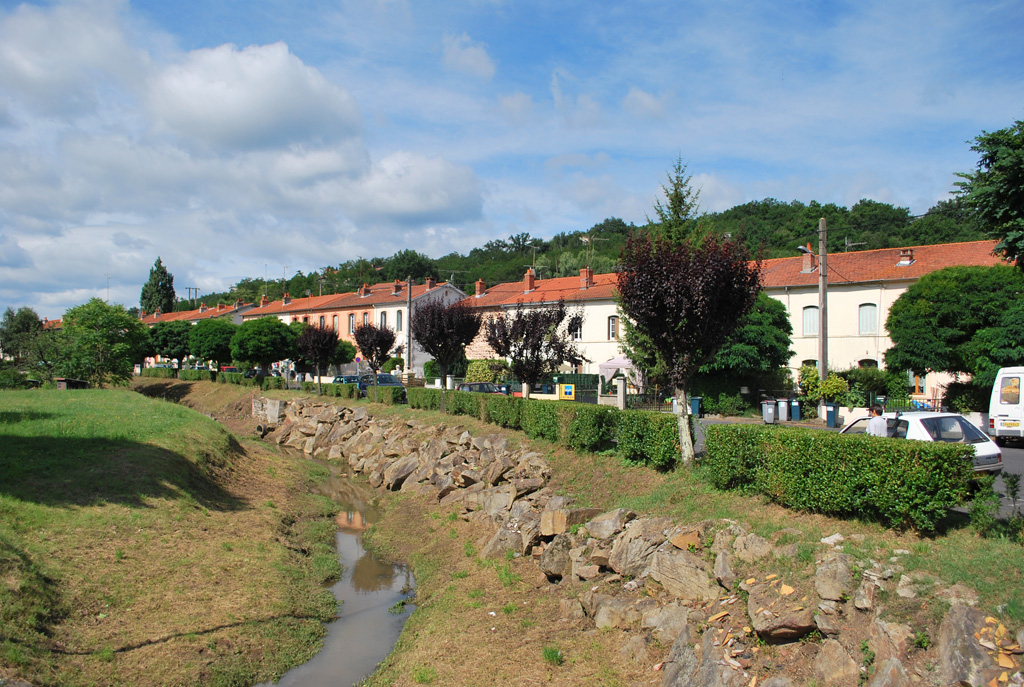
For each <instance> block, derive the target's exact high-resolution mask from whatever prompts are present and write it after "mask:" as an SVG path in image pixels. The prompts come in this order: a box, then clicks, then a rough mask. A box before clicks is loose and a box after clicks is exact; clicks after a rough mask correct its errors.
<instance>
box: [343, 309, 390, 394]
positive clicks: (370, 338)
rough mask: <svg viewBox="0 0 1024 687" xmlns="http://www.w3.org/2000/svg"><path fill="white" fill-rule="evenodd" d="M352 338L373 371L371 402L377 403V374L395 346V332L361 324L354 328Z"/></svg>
mask: <svg viewBox="0 0 1024 687" xmlns="http://www.w3.org/2000/svg"><path fill="white" fill-rule="evenodd" d="M353 336H354V337H355V340H356V346H358V347H359V352H360V353H362V354H363V360H365V361H366V364H367V365H369V366H370V369H371V370H373V400H374V401H377V400H378V394H377V372H378V371H379V370H380V368H382V367H384V363H386V362H387V361H388V359H389V358H391V352H392V350H393V349H394V345H395V332H394V331H392V330H391V329H388V328H387V327H378V326H376V325H373V324H362V325H359V326H358V327H356V330H355V332H353Z"/></svg>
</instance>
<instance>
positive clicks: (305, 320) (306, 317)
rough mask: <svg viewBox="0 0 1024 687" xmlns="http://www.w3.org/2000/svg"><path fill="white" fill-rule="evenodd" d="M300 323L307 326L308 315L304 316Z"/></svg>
mask: <svg viewBox="0 0 1024 687" xmlns="http://www.w3.org/2000/svg"><path fill="white" fill-rule="evenodd" d="M302 321H303V322H305V323H306V324H309V315H306V316H305V317H303V318H302Z"/></svg>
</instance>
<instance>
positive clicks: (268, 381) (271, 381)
mask: <svg viewBox="0 0 1024 687" xmlns="http://www.w3.org/2000/svg"><path fill="white" fill-rule="evenodd" d="M287 384H288V382H287V381H285V378H284V377H264V378H263V388H264V389H284V388H286V387H287Z"/></svg>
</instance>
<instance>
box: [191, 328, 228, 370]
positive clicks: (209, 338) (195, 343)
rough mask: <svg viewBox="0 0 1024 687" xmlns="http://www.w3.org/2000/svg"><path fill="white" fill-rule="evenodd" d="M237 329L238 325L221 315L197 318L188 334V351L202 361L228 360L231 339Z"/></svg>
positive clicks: (218, 363) (224, 361)
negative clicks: (203, 318)
mask: <svg viewBox="0 0 1024 687" xmlns="http://www.w3.org/2000/svg"><path fill="white" fill-rule="evenodd" d="M237 331H238V325H236V324H235V323H234V322H231V321H230V320H228V319H225V318H223V317H211V318H209V319H205V320H199V321H198V322H197V323H196V324H195V326H194V327H192V328H191V330H190V331H189V334H188V349H189V352H190V353H191V354H192V355H193V356H195V357H196V358H198V359H199V360H202V361H204V362H205V361H208V360H212V361H213V362H214V363H216V364H217V365H221V364H223V363H227V362H230V361H231V339H232V337H234V335H235V332H237Z"/></svg>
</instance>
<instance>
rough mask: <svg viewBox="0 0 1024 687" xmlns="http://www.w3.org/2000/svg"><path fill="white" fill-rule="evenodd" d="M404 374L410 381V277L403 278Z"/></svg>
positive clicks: (411, 372)
mask: <svg viewBox="0 0 1024 687" xmlns="http://www.w3.org/2000/svg"><path fill="white" fill-rule="evenodd" d="M405 314H406V320H407V322H406V323H405V374H406V379H412V377H413V370H412V275H411V274H410V275H409V276H408V277H406V278H405Z"/></svg>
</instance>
